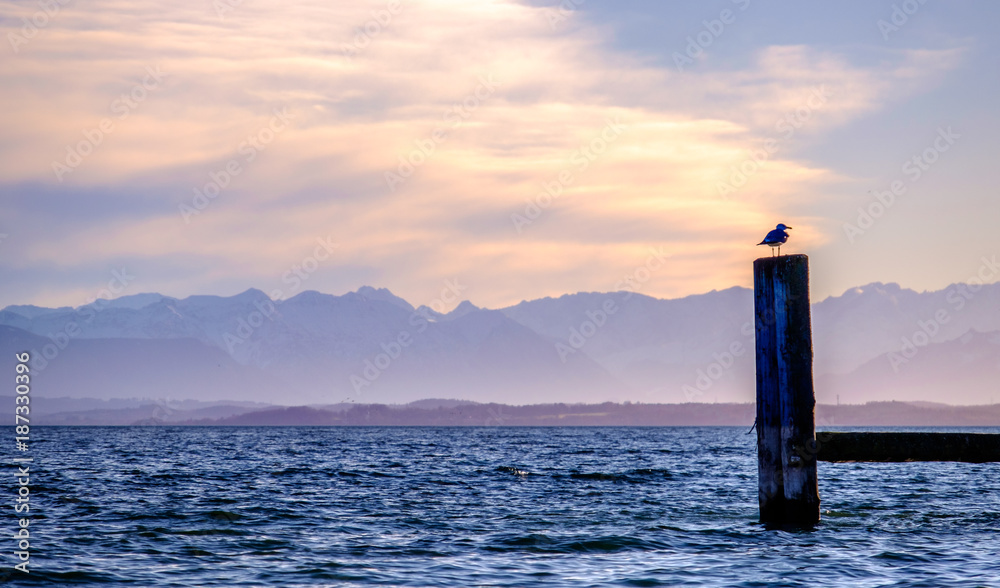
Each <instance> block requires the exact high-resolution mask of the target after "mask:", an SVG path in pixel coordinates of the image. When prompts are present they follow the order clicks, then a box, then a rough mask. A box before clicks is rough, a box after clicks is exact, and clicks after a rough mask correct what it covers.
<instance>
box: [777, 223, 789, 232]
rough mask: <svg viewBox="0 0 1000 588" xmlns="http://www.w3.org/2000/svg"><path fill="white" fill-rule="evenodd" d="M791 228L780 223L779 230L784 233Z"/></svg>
mask: <svg viewBox="0 0 1000 588" xmlns="http://www.w3.org/2000/svg"><path fill="white" fill-rule="evenodd" d="M790 228H792V227H788V226H785V225H783V224H781V223H778V230H779V231H784V230H785V229H790Z"/></svg>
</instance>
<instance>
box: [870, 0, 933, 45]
mask: <svg viewBox="0 0 1000 588" xmlns="http://www.w3.org/2000/svg"><path fill="white" fill-rule="evenodd" d="M924 4H927V0H903V2H901V3H900V4H893V5H892V13H891V14H889V20H884V19H881V18H880V19H879V20H878V22H876V23H875V24H876V25H877V26H878V32H880V33H882V40H883V41H886V42H888V41H889V35H890V34H891V33H896V32H899V29H901V28H903V26H904V25H906V23H908V22H910V17H911V16H913V15H915V14H916V13H917V12H919V11H920V7H922V6H923V5H924Z"/></svg>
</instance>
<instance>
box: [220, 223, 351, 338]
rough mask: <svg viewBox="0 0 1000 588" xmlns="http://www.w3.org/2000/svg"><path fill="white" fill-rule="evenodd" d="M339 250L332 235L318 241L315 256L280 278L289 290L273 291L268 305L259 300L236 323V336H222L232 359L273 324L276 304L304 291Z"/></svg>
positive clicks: (277, 289)
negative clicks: (323, 263) (238, 349)
mask: <svg viewBox="0 0 1000 588" xmlns="http://www.w3.org/2000/svg"><path fill="white" fill-rule="evenodd" d="M339 247H340V244H339V243H336V242H334V240H333V238H332V237H331V236H329V235H327V236H326V238H325V239H323V238H317V239H316V246H315V247H314V248H313V250H312V253H311V254H310V255H307V256H305V257H303V258H302V260H301V261H299V262H298V263H295V264H292V267H291V268H289V270H288V271H286V272H285V273H284V274H282V276H281V283H282V284H285V285H286V286H288V288H287V289H283V288H275V289H274V290H271V293H270V294H269V296H268V298H269V299H268V300H267V301H266V302H264V301H261V300H257V301H255V302H254V310H251V311H250V312H249V313H248V314H247V316H244V317H239V318H238V319H237V321H236V328H235V329H234V330H233V332H229V331H226V332H225V333H223V334H222V342H223V343H225V344H226V350H227V351H228V352H229V355H230V356H233V357H235V352H236V347H237V346H238V345H242V344H243V343H246V342H247V341H249V340H250V338H251V337H252V336H253V334H254V331H256V330H257V329H259V328H260V327H262V326H264V323H265V319H266V320H270V321H274V315H275V314H276V313H277V310H276V308H275V306H274V301H275V300H282V299H284V298H286V297H289V296H292V295H294V294H295V293H297V292H298V291H299V289H300V288H302V284H303V283H304V282H305V281H306V280H308V279H309V277H310V276H312V275H313V274H314V273H316V271H317V270H319V266H320V264H321V263H322V262H324V261H326V260H328V259H330V258H331V257H332V256H333V253H334V251H335V250H337V249H338V248H339Z"/></svg>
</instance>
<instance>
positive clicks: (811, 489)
mask: <svg viewBox="0 0 1000 588" xmlns="http://www.w3.org/2000/svg"><path fill="white" fill-rule="evenodd" d="M753 268H754V314H755V322H756V352H757V482H758V499H759V504H760V520H761V522H764V523H772V524H781V525H803V526H808V525H813V524H816V523H817V522H819V487H818V483H817V478H816V459H815V455H816V451H815V449H816V440H815V421H814V411H815V406H816V396H815V393H814V391H813V378H812V357H813V355H812V327H811V321H810V318H809V258H808V257H807V256H805V255H783V256H778V257H765V258H761V259H758V260H756V261H754V264H753Z"/></svg>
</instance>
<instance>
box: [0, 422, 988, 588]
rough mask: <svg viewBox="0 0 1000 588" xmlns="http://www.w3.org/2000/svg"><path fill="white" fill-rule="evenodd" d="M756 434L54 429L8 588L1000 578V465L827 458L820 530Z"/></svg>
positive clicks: (42, 441)
mask: <svg viewBox="0 0 1000 588" xmlns="http://www.w3.org/2000/svg"><path fill="white" fill-rule="evenodd" d="M994 432H996V431H995V430H994ZM745 433H746V431H745V429H742V428H506V427H486V428H419V427H414V428H383V427H372V428H320V427H317V428H171V427H163V428H156V427H147V428H139V427H134V428H120V427H81V428H69V427H48V428H38V429H35V428H33V429H32V436H33V441H34V444H33V447H32V455H33V457H34V458H35V463H34V464H33V470H32V479H31V482H32V488H31V491H32V496H33V504H34V506H33V510H32V515H33V522H32V526H31V529H32V541H31V542H32V549H33V551H34V557H33V558H32V565H33V568H34V569H33V571H32V572H31V574H30V577H25V576H23V575H21V574H19V573H18V574H17V575H14V576H12V577H11V578H8V580H7V581H8V583H9V584H10V585H70V584H106V585H123V586H124V585H131V586H144V587H145V586H149V587H154V586H351V585H390V586H397V585H398V586H604V585H608V586H612V585H613V586H846V585H850V586H853V587H859V588H860V587H867V586H928V587H944V586H963V587H966V586H991V587H996V586H1000V464H962V463H909V464H827V463H821V464H820V465H819V468H820V492H821V498H822V501H823V521H822V523H821V524H820V526H819V527H818V528H817V529H816V530H814V531H811V532H786V531H780V530H769V529H765V528H764V527H762V526H761V525H759V524H758V523H757V491H756V488H757V482H756V457H755V447H754V442H755V438H756V436H755V435H746V434H745ZM10 457H13V456H12V455H11V454H10V453H9V452H8V453H5V463H10ZM10 470H12V468H10V467H9V466H8V471H10ZM7 478H8V483H4V484H2V485H0V491H3V492H5V493H6V494H7V495H8V496H9V495H11V493H12V492H13V491H14V490H13V489H14V485H13V484H12V483H10V479H12V478H13V475H12V474H11V475H10V476H8V477H7ZM4 502H5V503H6V502H9V501H7V500H5V501H4ZM14 520H15V519H14V518H13V514H8V516H6V517H2V518H0V521H6V522H5V523H2V524H3V525H5V526H6V529H3V535H4V536H7V535H8V534H9V533H8V532H7V531H8V530H9V531H11V532H13V524H14V522H13V521H14ZM6 542H7V545H6V547H5V548H4V549H3V550H2V553H4V558H5V559H4V565H5V571H6V570H7V569H9V566H10V565H12V564H11V561H12V560H11V557H10V552H11V551H13V540H7V541H6Z"/></svg>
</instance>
